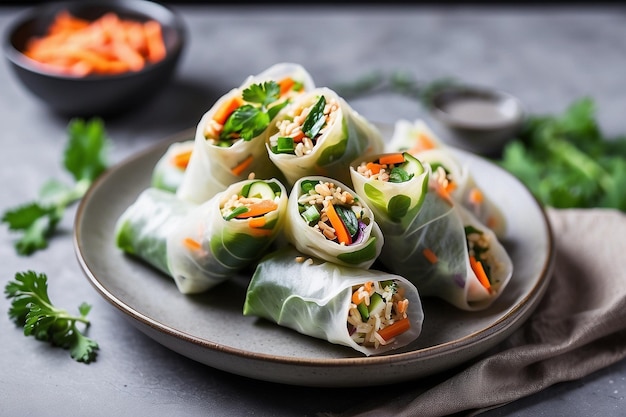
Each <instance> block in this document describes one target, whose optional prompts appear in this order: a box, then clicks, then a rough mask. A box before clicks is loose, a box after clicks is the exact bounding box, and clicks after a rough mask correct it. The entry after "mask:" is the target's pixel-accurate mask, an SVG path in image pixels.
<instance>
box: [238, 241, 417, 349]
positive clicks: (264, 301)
mask: <svg viewBox="0 0 626 417" xmlns="http://www.w3.org/2000/svg"><path fill="white" fill-rule="evenodd" d="M243 314H244V315H246V316H257V317H262V318H265V319H268V320H270V321H272V322H274V323H277V324H278V325H280V326H284V327H287V328H290V329H293V330H296V331H298V332H299V333H302V334H305V335H308V336H312V337H316V338H319V339H323V340H327V341H329V342H330V343H334V344H339V345H345V346H348V347H351V348H353V349H355V350H357V351H359V352H361V353H363V354H364V355H367V356H369V355H377V354H382V353H384V352H387V351H389V350H391V349H397V348H400V347H403V346H406V345H408V344H409V343H411V342H412V341H414V340H415V339H416V338H417V337H418V336H419V335H420V333H421V330H422V322H423V320H424V313H423V310H422V305H421V301H420V298H419V294H418V291H417V289H416V288H415V286H414V285H412V284H411V283H410V282H408V281H407V280H406V279H404V278H402V277H400V276H397V275H393V274H389V273H385V272H381V271H376V270H370V269H361V268H350V267H343V266H340V265H337V264H334V263H332V262H325V261H322V260H319V259H313V258H307V257H306V256H303V255H302V254H300V252H298V251H296V250H295V249H294V248H293V247H292V246H286V247H283V248H281V249H279V250H278V251H276V252H272V253H270V254H268V255H267V256H266V257H265V258H263V259H262V260H261V262H260V263H259V264H258V265H257V268H256V271H255V273H254V275H253V276H252V279H251V281H250V284H249V286H248V290H247V293H246V300H245V303H244V307H243Z"/></svg>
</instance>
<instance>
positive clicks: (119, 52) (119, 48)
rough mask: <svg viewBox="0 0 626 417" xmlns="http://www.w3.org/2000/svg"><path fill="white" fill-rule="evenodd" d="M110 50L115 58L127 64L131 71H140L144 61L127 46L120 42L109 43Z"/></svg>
mask: <svg viewBox="0 0 626 417" xmlns="http://www.w3.org/2000/svg"><path fill="white" fill-rule="evenodd" d="M111 48H112V50H113V53H114V54H115V56H116V57H117V58H118V59H119V60H120V61H122V62H127V63H128V67H129V68H130V70H131V71H140V70H141V69H142V68H143V67H144V65H145V60H144V59H143V57H142V56H141V55H140V54H139V52H137V51H135V50H134V49H133V48H132V47H131V46H130V45H129V44H127V43H125V42H124V43H122V42H113V43H111Z"/></svg>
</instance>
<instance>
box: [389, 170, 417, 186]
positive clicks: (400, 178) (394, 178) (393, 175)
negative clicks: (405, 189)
mask: <svg viewBox="0 0 626 417" xmlns="http://www.w3.org/2000/svg"><path fill="white" fill-rule="evenodd" d="M411 178H413V174H409V173H408V172H406V171H405V170H404V169H403V168H400V167H394V168H392V169H391V172H390V173H389V182H396V183H397V182H407V181H408V180H410V179H411Z"/></svg>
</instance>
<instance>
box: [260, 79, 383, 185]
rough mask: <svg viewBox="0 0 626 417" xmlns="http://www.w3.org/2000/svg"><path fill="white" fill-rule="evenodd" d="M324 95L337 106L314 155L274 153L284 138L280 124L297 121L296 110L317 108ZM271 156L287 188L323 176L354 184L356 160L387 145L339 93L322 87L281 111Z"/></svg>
mask: <svg viewBox="0 0 626 417" xmlns="http://www.w3.org/2000/svg"><path fill="white" fill-rule="evenodd" d="M320 96H324V98H325V99H326V103H327V104H330V103H333V102H334V103H337V104H338V109H337V110H336V111H335V112H334V118H333V119H332V120H330V121H328V122H327V124H326V126H325V127H324V128H323V130H322V132H321V133H320V135H319V136H318V138H317V141H316V143H315V145H314V146H313V149H312V150H311V152H310V153H308V154H305V155H301V156H297V155H294V154H290V153H274V152H273V151H272V143H273V142H275V141H276V139H277V138H278V137H279V136H281V134H280V132H279V131H278V128H277V124H278V123H280V122H281V121H282V120H290V119H292V118H293V114H294V111H297V110H298V109H302V108H307V107H309V106H311V105H313V104H314V103H315V102H316V101H317V99H318V98H319V97H320ZM266 147H267V153H268V154H269V157H270V159H271V161H272V162H273V163H274V164H275V165H276V166H277V167H278V168H279V169H280V171H281V172H282V174H283V175H284V177H285V179H286V181H287V185H288V186H292V185H293V184H294V183H295V182H296V181H297V180H298V179H299V178H301V177H305V176H311V175H321V176H326V177H331V178H335V179H337V180H338V181H341V182H343V183H345V184H350V182H351V178H350V172H349V170H348V167H349V165H350V162H352V161H353V160H354V159H356V158H358V157H360V156H362V155H369V154H376V153H381V152H383V150H384V142H383V138H382V135H381V133H380V132H379V130H378V129H377V128H376V126H374V125H373V124H372V123H370V122H369V121H368V120H367V119H365V118H364V117H363V116H361V115H360V114H359V113H358V112H357V111H355V110H354V109H353V108H352V107H350V105H349V104H348V103H347V102H346V101H345V100H344V99H343V98H342V97H340V96H339V95H338V94H337V93H336V92H335V91H333V90H331V89H329V88H326V87H322V88H316V89H314V90H312V91H310V92H307V93H305V94H303V95H301V96H299V97H297V98H296V99H294V101H293V103H291V104H290V105H289V106H287V107H285V108H284V109H282V110H281V112H280V113H279V114H278V115H277V116H276V119H275V122H274V123H272V127H271V128H270V130H269V135H268V139H267V144H266Z"/></svg>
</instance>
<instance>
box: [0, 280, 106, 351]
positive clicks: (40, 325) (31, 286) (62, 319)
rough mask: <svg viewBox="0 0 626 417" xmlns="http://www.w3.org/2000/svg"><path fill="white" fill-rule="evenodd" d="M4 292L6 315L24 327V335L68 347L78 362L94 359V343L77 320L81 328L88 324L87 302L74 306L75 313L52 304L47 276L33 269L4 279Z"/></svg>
mask: <svg viewBox="0 0 626 417" xmlns="http://www.w3.org/2000/svg"><path fill="white" fill-rule="evenodd" d="M4 293H5V295H6V297H7V298H8V299H11V307H10V308H9V317H10V318H11V319H12V320H13V321H14V322H15V324H16V325H18V326H20V327H23V328H24V335H25V336H34V337H35V338H36V339H37V340H41V341H46V342H50V343H51V344H52V345H53V346H58V347H62V348H64V349H69V351H70V355H71V357H72V358H73V359H74V360H76V361H78V362H84V363H90V362H92V361H95V360H96V356H97V350H98V349H99V346H98V343H97V342H96V341H95V340H93V339H90V338H89V337H87V336H86V335H85V334H84V333H83V332H81V331H80V329H79V328H78V323H82V324H83V325H84V326H85V329H86V328H88V327H89V324H90V322H89V320H88V319H87V314H89V311H90V310H91V306H89V305H88V304H86V303H82V304H81V305H80V306H79V307H78V313H79V315H71V314H69V313H68V312H67V311H66V310H63V309H60V308H57V307H55V306H54V305H53V304H52V302H51V301H50V298H49V296H48V277H47V276H46V275H45V274H37V273H35V272H33V271H27V272H18V273H16V274H15V280H14V281H9V282H8V283H7V285H6V287H5V289H4Z"/></svg>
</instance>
